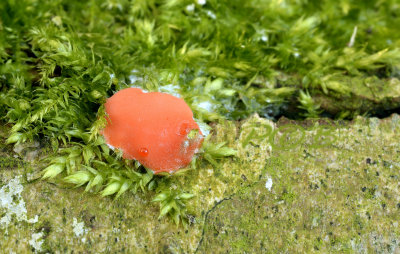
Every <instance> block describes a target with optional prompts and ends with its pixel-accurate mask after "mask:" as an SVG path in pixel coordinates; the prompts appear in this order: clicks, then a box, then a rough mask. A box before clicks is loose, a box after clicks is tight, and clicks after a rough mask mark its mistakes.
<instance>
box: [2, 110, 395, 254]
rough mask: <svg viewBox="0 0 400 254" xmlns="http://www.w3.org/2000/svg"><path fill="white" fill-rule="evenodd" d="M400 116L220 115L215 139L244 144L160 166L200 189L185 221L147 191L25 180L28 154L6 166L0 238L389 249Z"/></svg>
mask: <svg viewBox="0 0 400 254" xmlns="http://www.w3.org/2000/svg"><path fill="white" fill-rule="evenodd" d="M254 128H255V129H256V133H257V135H254V134H251V132H252V130H253V129H254ZM399 128H400V117H399V116H398V115H393V116H392V117H391V118H388V119H385V120H379V119H375V118H373V119H364V118H357V119H356V120H354V121H353V122H344V121H341V122H337V121H321V120H319V121H303V122H299V121H286V122H285V121H281V122H279V123H278V125H276V124H273V123H272V122H270V121H268V120H265V119H263V118H259V117H258V116H253V117H251V118H249V119H248V120H246V121H244V122H242V123H234V122H228V121H227V122H221V123H220V124H217V125H216V126H214V133H213V135H214V136H213V139H214V140H215V141H220V140H225V141H227V142H228V146H230V147H233V148H236V149H238V150H239V151H240V149H243V151H249V153H241V152H239V153H238V156H237V157H234V158H227V159H224V160H222V161H220V165H221V166H220V168H216V169H214V168H212V167H211V165H209V164H208V163H206V162H204V163H202V166H201V168H199V169H198V170H189V171H186V172H183V173H182V174H178V175H174V176H171V177H168V180H167V181H166V182H167V183H168V184H170V187H171V188H182V189H184V190H187V191H191V192H192V193H194V194H195V195H196V196H195V197H194V198H193V199H191V200H190V201H189V202H188V204H187V208H188V214H189V215H188V219H189V222H190V223H189V226H188V227H187V228H185V227H183V226H182V225H179V226H177V225H175V224H174V223H173V221H172V220H171V219H169V218H162V219H157V217H158V213H159V208H158V207H157V206H156V205H155V203H152V202H151V199H152V196H153V195H154V193H152V192H147V193H145V194H143V193H138V194H131V193H126V194H124V195H123V196H122V197H121V198H120V199H117V200H112V199H111V198H102V197H100V196H99V195H98V194H96V193H85V192H83V188H76V189H71V188H66V187H65V186H64V185H61V184H59V182H58V181H55V182H48V181H42V180H31V181H27V174H26V172H27V170H28V168H29V167H30V170H35V168H38V169H40V167H41V166H40V164H37V162H36V161H35V162H26V163H27V165H29V166H24V167H20V166H18V165H17V166H16V165H14V166H8V167H2V168H1V170H0V174H1V179H2V183H1V191H0V193H1V195H0V198H1V201H2V203H1V204H2V206H1V208H0V211H1V212H2V217H1V221H2V222H4V223H2V224H1V231H2V232H3V234H4V237H3V239H2V240H1V246H2V247H3V250H4V251H6V252H10V251H14V252H43V253H46V252H56V251H63V252H71V251H72V250H73V251H74V252H84V253H132V252H136V253H154V252H157V253H194V252H197V253H209V252H210V251H212V252H214V253H222V252H223V253H225V252H231V253H243V252H247V253H263V252H285V251H286V252H298V251H300V252H313V251H322V252H333V251H350V252H381V253H386V252H395V251H398V246H399V244H400V242H399V241H398V239H399V235H400V232H399V230H398V225H397V224H398V223H397V221H398V220H399V219H400V218H399V211H400V200H398V198H397V197H398V196H399V189H398V187H397V185H398V184H397V182H398V178H399V174H398V172H399V168H400V165H399V163H398V162H397V161H396V159H395V158H397V157H398V153H399V147H398V140H399V133H400V132H399ZM249 134H251V135H252V136H250V138H249ZM271 135H272V136H271ZM259 137H264V138H259ZM244 141H246V142H245V144H244V143H243V142H244ZM243 144H244V145H243ZM2 156H3V158H13V157H14V154H13V153H12V152H9V153H8V154H3V155H2ZM10 160H13V159H10ZM8 218H9V221H7V219H8ZM16 235H18V237H17V238H16V237H15V236H16Z"/></svg>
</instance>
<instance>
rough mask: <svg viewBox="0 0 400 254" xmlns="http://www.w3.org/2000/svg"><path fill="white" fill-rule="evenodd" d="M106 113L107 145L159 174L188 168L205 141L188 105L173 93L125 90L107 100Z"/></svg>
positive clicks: (104, 131) (104, 133) (105, 133)
mask: <svg viewBox="0 0 400 254" xmlns="http://www.w3.org/2000/svg"><path fill="white" fill-rule="evenodd" d="M105 110H106V114H107V125H106V127H105V128H104V130H103V135H104V137H105V139H106V142H107V144H109V145H111V146H113V147H115V148H118V149H120V150H121V151H122V152H123V157H124V158H126V159H135V160H137V161H139V162H140V163H141V164H143V165H144V166H145V167H146V168H148V169H151V170H152V171H153V172H154V173H156V174H157V173H161V172H169V173H172V172H174V171H176V170H178V169H180V168H183V167H185V166H187V165H188V164H189V163H190V161H191V160H192V158H193V156H194V154H195V153H196V152H197V151H198V150H199V148H200V146H201V144H202V142H203V136H202V133H201V131H200V129H199V126H198V125H197V123H196V122H195V121H194V119H193V113H192V111H191V109H190V108H189V106H188V105H187V104H186V102H185V101H184V100H183V99H180V98H177V97H175V96H172V95H170V94H165V93H160V92H149V93H144V92H143V91H142V90H141V89H139V88H126V89H122V90H120V91H118V92H117V93H115V94H114V95H113V96H111V97H110V98H109V99H107V102H106V104H105Z"/></svg>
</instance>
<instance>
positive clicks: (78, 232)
mask: <svg viewBox="0 0 400 254" xmlns="http://www.w3.org/2000/svg"><path fill="white" fill-rule="evenodd" d="M72 231H73V232H74V234H75V236H76V237H80V236H83V235H84V234H86V233H87V231H88V230H87V229H86V228H85V223H84V222H83V221H82V222H78V220H77V219H76V218H75V217H74V219H73V222H72ZM81 240H82V242H85V241H86V238H84V237H83V238H82V239H81Z"/></svg>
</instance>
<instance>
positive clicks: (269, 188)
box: [265, 177, 272, 191]
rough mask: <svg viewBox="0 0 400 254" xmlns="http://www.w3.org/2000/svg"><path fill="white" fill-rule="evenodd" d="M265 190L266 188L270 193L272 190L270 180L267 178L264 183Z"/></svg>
mask: <svg viewBox="0 0 400 254" xmlns="http://www.w3.org/2000/svg"><path fill="white" fill-rule="evenodd" d="M265 188H267V190H269V191H271V189H272V178H270V177H269V178H268V180H267V181H266V182H265Z"/></svg>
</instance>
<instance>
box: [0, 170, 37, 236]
mask: <svg viewBox="0 0 400 254" xmlns="http://www.w3.org/2000/svg"><path fill="white" fill-rule="evenodd" d="M19 178H20V177H19V176H17V177H15V178H14V179H11V180H10V181H9V182H8V183H7V184H6V185H4V186H3V187H1V189H0V211H1V212H2V214H3V217H1V218H0V228H7V227H8V225H9V224H10V222H11V220H12V218H13V217H14V218H15V219H16V220H17V221H27V222H28V223H35V222H37V221H38V218H37V216H36V217H35V218H34V219H29V220H28V218H27V211H26V207H25V201H24V199H23V198H22V195H21V194H22V191H23V190H24V187H23V186H22V184H21V183H20V180H19ZM6 232H7V231H6Z"/></svg>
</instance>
